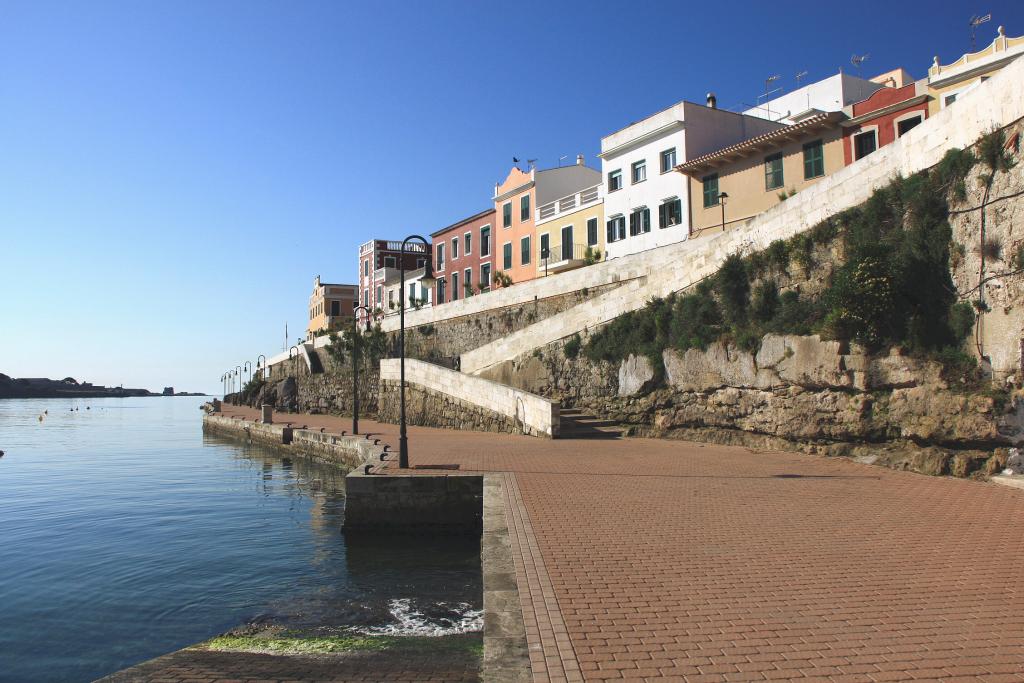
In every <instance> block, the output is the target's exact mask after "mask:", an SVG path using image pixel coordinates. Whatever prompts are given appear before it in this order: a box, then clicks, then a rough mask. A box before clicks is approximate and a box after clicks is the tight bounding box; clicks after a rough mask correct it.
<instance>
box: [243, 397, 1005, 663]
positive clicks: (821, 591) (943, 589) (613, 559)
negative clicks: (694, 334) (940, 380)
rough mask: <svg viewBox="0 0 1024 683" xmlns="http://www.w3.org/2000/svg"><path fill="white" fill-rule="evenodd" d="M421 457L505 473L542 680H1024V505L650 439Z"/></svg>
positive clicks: (423, 432) (497, 447)
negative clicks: (508, 483) (508, 482)
mask: <svg viewBox="0 0 1024 683" xmlns="http://www.w3.org/2000/svg"><path fill="white" fill-rule="evenodd" d="M226 414H229V415H230V414H236V415H243V414H244V415H246V416H248V417H250V418H252V417H254V416H255V411H251V410H245V409H238V408H233V407H228V408H227V413H226ZM288 419H292V420H293V421H295V422H296V424H300V425H301V424H308V425H309V426H310V427H313V428H319V427H326V428H327V429H328V430H329V431H338V430H340V429H349V428H350V426H351V425H350V422H349V421H348V420H346V419H343V418H337V417H329V416H305V415H303V416H289V418H288ZM362 426H363V430H364V431H374V432H377V433H379V434H380V435H382V436H383V438H384V439H385V442H386V443H390V444H392V448H393V449H394V450H397V438H396V434H397V429H396V427H395V426H393V425H378V424H375V423H372V422H369V421H366V422H363V424H362ZM410 451H411V461H412V463H413V465H442V464H451V463H458V464H459V465H460V466H461V468H462V469H463V470H483V471H491V472H507V473H510V475H507V476H508V481H510V485H509V486H507V487H506V488H507V489H508V491H507V495H508V500H509V504H510V506H511V507H512V510H511V512H512V518H513V520H514V521H515V523H516V524H515V531H514V533H513V537H514V538H513V540H514V543H515V546H516V547H515V551H516V553H517V554H518V560H517V565H518V568H519V569H520V570H521V571H520V572H519V582H520V592H521V595H522V596H523V603H524V610H525V611H526V614H525V615H524V618H525V622H526V624H527V629H528V637H529V641H530V648H531V657H532V658H533V668H534V677H535V680H538V681H546V680H580V679H581V678H582V679H585V680H603V679H616V680H618V679H625V680H632V681H639V680H666V679H670V680H671V679H674V680H687V681H695V682H697V681H734V680H766V679H767V680H775V679H780V680H786V679H800V680H808V679H811V680H813V679H817V680H842V681H893V680H911V679H914V680H944V681H971V680H973V681H1024V491H1019V490H1014V489H1009V488H1004V487H999V486H996V485H993V484H986V483H981V482H975V481H964V480H956V479H947V478H934V477H927V476H923V475H918V474H913V473H905V472H894V471H890V470H886V469H883V468H878V467H872V466H869V465H860V464H856V463H853V462H850V461H846V460H842V459H826V458H821V457H815V456H805V455H799V454H794V453H783V452H773V453H754V452H751V451H749V450H747V449H744V448H736V447H724V446H712V445H701V444H694V443H686V442H672V441H660V440H648V439H626V440H616V441H569V440H565V441H545V440H539V439H533V438H529V437H516V436H508V435H495V434H481V433H473V432H448V431H443V430H437V429H429V428H421V427H412V428H410ZM524 584H525V585H524Z"/></svg>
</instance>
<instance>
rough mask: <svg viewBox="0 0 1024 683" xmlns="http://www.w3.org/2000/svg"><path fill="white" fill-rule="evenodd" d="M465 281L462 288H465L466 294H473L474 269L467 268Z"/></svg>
mask: <svg viewBox="0 0 1024 683" xmlns="http://www.w3.org/2000/svg"><path fill="white" fill-rule="evenodd" d="M465 280H466V281H465V282H463V283H462V288H463V289H464V290H465V292H466V293H465V296H473V270H472V269H471V268H466V273H465Z"/></svg>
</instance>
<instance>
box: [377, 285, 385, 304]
mask: <svg viewBox="0 0 1024 683" xmlns="http://www.w3.org/2000/svg"><path fill="white" fill-rule="evenodd" d="M383 300H384V293H383V289H382V288H381V286H380V285H377V306H378V307H379V306H380V302H381V301H383Z"/></svg>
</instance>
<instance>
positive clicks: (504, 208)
mask: <svg viewBox="0 0 1024 683" xmlns="http://www.w3.org/2000/svg"><path fill="white" fill-rule="evenodd" d="M501 226H502V227H503V228H510V227H512V202H505V203H504V204H502V205H501Z"/></svg>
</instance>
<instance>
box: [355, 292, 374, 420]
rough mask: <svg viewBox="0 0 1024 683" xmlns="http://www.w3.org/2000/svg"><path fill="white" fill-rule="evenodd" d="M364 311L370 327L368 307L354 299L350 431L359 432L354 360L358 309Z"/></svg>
mask: <svg viewBox="0 0 1024 683" xmlns="http://www.w3.org/2000/svg"><path fill="white" fill-rule="evenodd" d="M360 309H361V310H363V311H366V329H367V331H369V329H370V309H369V308H367V307H366V306H360V305H359V302H358V301H356V302H355V303H354V304H353V307H352V433H353V434H358V433H359V363H358V362H357V360H356V344H357V343H358V342H357V341H356V339H357V338H358V336H359V316H357V315H356V313H358V312H359V310H360Z"/></svg>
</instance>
